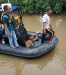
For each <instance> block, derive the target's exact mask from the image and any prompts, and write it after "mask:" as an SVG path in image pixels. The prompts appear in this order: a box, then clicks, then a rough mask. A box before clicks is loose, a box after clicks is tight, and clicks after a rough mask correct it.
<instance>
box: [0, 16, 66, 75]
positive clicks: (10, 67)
mask: <svg viewBox="0 0 66 75" xmlns="http://www.w3.org/2000/svg"><path fill="white" fill-rule="evenodd" d="M50 18H51V24H52V27H53V30H54V31H55V35H56V36H57V38H58V39H59V43H58V45H57V47H56V48H55V49H54V50H52V51H50V52H49V53H47V54H45V55H43V56H42V57H40V58H38V59H31V60H30V59H24V58H19V57H14V56H9V55H5V54H0V75H66V16H65V15H51V16H50ZM23 23H24V25H25V28H26V29H27V30H28V31H33V32H36V31H38V30H41V29H42V15H23ZM41 32H42V31H41Z"/></svg>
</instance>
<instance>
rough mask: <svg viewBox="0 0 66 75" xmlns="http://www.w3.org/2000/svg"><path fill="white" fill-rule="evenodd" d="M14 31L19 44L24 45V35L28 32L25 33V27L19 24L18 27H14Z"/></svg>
mask: <svg viewBox="0 0 66 75" xmlns="http://www.w3.org/2000/svg"><path fill="white" fill-rule="evenodd" d="M15 33H16V36H17V41H18V43H19V45H21V46H25V39H24V38H25V37H26V35H28V34H27V31H26V29H25V28H24V26H23V25H21V26H20V27H19V29H15Z"/></svg>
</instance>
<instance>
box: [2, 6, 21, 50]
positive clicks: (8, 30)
mask: <svg viewBox="0 0 66 75" xmlns="http://www.w3.org/2000/svg"><path fill="white" fill-rule="evenodd" d="M4 11H5V13H4V15H3V18H2V21H3V24H4V26H5V34H6V35H8V39H9V44H10V46H11V47H12V48H13V49H15V48H16V47H21V46H19V45H18V43H17V38H16V34H15V31H14V29H13V28H14V26H13V22H12V19H11V17H10V16H9V14H11V11H10V8H9V6H7V5H6V6H4ZM13 41H14V44H15V46H14V44H13Z"/></svg>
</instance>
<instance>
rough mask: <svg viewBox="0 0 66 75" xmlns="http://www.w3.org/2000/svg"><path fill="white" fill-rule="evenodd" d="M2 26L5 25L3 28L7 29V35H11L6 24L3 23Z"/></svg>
mask: <svg viewBox="0 0 66 75" xmlns="http://www.w3.org/2000/svg"><path fill="white" fill-rule="evenodd" d="M4 26H5V29H6V31H7V33H8V35H9V37H11V34H10V32H9V30H8V28H7V24H4Z"/></svg>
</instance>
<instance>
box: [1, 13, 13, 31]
mask: <svg viewBox="0 0 66 75" xmlns="http://www.w3.org/2000/svg"><path fill="white" fill-rule="evenodd" d="M4 17H6V18H7V19H8V21H7V27H8V30H9V31H12V30H13V21H12V17H11V16H10V15H7V14H6V13H2V15H1V23H2V24H3V18H4ZM11 29H12V30H11Z"/></svg>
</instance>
